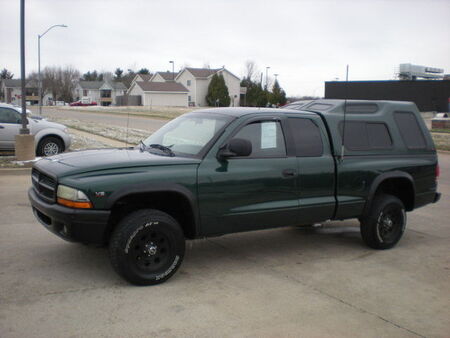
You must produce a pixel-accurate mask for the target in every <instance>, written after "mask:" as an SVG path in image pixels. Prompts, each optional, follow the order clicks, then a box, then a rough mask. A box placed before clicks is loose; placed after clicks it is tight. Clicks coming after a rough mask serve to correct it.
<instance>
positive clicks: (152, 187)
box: [105, 183, 200, 237]
mask: <svg viewBox="0 0 450 338" xmlns="http://www.w3.org/2000/svg"><path fill="white" fill-rule="evenodd" d="M167 192H169V193H177V194H180V195H181V196H183V197H184V198H185V199H186V200H187V201H188V203H189V206H190V208H191V210H192V215H193V216H194V217H193V219H194V232H195V234H194V236H195V237H197V236H198V235H199V234H200V217H199V212H198V207H197V206H198V204H197V198H196V197H195V195H194V194H193V193H192V192H191V191H190V190H189V189H187V188H186V187H184V186H182V185H180V184H176V183H144V184H132V185H128V186H125V187H122V188H120V189H118V190H116V191H114V192H113V193H112V194H111V195H110V196H109V197H108V199H107V201H106V204H105V209H108V210H112V208H113V206H114V204H115V203H116V202H117V201H119V200H120V199H121V198H123V197H126V196H129V195H135V194H145V193H167Z"/></svg>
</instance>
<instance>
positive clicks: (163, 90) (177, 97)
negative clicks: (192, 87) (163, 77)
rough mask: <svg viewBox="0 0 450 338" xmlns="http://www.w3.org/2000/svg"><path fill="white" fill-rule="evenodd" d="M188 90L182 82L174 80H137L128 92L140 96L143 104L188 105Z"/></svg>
mask: <svg viewBox="0 0 450 338" xmlns="http://www.w3.org/2000/svg"><path fill="white" fill-rule="evenodd" d="M188 92H189V91H188V90H187V89H186V88H185V87H184V86H183V85H182V84H180V83H176V82H173V81H169V82H151V81H136V82H134V83H132V85H131V87H130V88H129V89H128V92H127V94H128V95H130V96H131V95H133V96H134V95H137V96H140V97H141V98H142V99H141V104H142V105H143V106H173V107H187V105H188Z"/></svg>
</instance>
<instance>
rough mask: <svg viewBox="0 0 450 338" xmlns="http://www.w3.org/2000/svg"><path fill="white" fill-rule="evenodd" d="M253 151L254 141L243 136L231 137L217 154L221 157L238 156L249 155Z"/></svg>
mask: <svg viewBox="0 0 450 338" xmlns="http://www.w3.org/2000/svg"><path fill="white" fill-rule="evenodd" d="M251 153H252V143H251V142H250V141H249V140H246V139H243V138H234V139H231V140H230V142H228V144H226V145H225V146H224V147H222V148H221V149H220V150H219V153H218V154H217V157H218V158H219V159H224V158H228V157H236V156H249V155H250V154H251Z"/></svg>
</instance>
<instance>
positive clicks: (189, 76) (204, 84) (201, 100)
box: [175, 67, 241, 107]
mask: <svg viewBox="0 0 450 338" xmlns="http://www.w3.org/2000/svg"><path fill="white" fill-rule="evenodd" d="M214 74H218V75H219V74H220V75H222V76H223V78H224V80H225V84H226V86H227V87H228V93H229V95H230V99H231V103H230V106H232V107H237V106H239V98H240V90H241V80H240V79H239V78H238V77H237V76H236V75H234V74H233V73H231V72H230V71H229V70H227V69H225V68H219V69H209V68H190V67H186V68H184V69H183V70H182V71H181V72H180V73H178V75H177V77H176V78H175V81H176V82H178V83H181V84H182V85H184V86H185V87H186V88H187V89H188V91H189V93H188V102H189V103H188V104H189V106H198V107H203V106H207V105H208V103H207V102H206V95H207V94H208V86H209V83H210V82H211V79H212V77H213V76H214Z"/></svg>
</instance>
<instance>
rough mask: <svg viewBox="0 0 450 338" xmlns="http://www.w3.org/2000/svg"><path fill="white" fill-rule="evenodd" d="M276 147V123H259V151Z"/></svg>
mask: <svg viewBox="0 0 450 338" xmlns="http://www.w3.org/2000/svg"><path fill="white" fill-rule="evenodd" d="M276 147H277V124H276V122H264V123H261V149H269V148H276Z"/></svg>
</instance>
